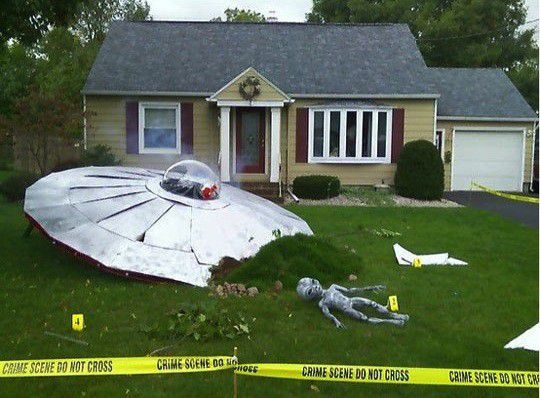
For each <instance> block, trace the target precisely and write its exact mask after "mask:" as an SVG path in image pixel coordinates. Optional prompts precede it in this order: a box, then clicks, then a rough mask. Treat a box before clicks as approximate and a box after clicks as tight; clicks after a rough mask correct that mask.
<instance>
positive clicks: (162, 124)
mask: <svg viewBox="0 0 540 398" xmlns="http://www.w3.org/2000/svg"><path fill="white" fill-rule="evenodd" d="M144 147H145V148H176V110H175V109H158V108H154V109H152V108H145V109H144Z"/></svg>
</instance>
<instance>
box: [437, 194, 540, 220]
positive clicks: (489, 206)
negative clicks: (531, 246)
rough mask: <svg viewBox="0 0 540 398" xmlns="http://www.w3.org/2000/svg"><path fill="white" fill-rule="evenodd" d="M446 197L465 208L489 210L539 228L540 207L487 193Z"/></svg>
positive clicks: (446, 195) (447, 195) (445, 195)
mask: <svg viewBox="0 0 540 398" xmlns="http://www.w3.org/2000/svg"><path fill="white" fill-rule="evenodd" d="M444 197H445V198H446V199H448V200H452V201H454V202H457V203H459V204H462V205H464V206H469V207H474V208H476V209H481V210H488V211H492V212H494V213H497V214H500V215H501V216H503V217H506V218H510V219H512V220H515V221H517V222H519V223H521V224H524V225H527V226H529V227H534V228H538V205H537V204H534V203H527V202H519V201H517V200H510V199H505V198H500V197H498V196H495V195H491V194H489V193H487V192H477V191H473V192H469V191H453V192H445V193H444Z"/></svg>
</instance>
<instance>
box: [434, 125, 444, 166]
mask: <svg viewBox="0 0 540 398" xmlns="http://www.w3.org/2000/svg"><path fill="white" fill-rule="evenodd" d="M439 131H440V132H441V133H442V134H441V158H442V160H443V163H444V140H445V139H446V129H436V130H435V135H434V136H433V145H435V144H436V143H437V133H438V132H439Z"/></svg>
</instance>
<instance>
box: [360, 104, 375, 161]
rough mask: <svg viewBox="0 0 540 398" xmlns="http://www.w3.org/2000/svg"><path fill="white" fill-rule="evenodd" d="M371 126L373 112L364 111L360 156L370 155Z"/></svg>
mask: <svg viewBox="0 0 540 398" xmlns="http://www.w3.org/2000/svg"><path fill="white" fill-rule="evenodd" d="M372 126H373V112H364V118H363V120H362V156H363V157H371V134H372V132H371V128H372Z"/></svg>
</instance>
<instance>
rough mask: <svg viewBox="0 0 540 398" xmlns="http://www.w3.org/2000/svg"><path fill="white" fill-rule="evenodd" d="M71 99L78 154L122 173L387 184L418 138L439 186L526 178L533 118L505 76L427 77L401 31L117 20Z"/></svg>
mask: <svg viewBox="0 0 540 398" xmlns="http://www.w3.org/2000/svg"><path fill="white" fill-rule="evenodd" d="M83 94H84V98H85V104H86V111H87V120H86V129H85V145H86V146H88V147H90V146H93V145H97V144H107V145H109V146H111V147H112V149H113V151H114V152H115V154H116V155H117V156H118V157H120V158H121V159H122V161H123V164H124V165H129V166H141V167H147V168H158V169H164V168H166V167H168V166H169V165H170V164H172V163H173V162H175V161H177V160H178V159H185V158H195V159H198V160H201V161H203V162H205V163H207V164H209V165H210V166H211V167H212V168H214V169H215V170H216V172H217V173H218V174H219V175H220V177H221V179H222V180H223V181H225V182H232V183H241V184H249V183H258V184H267V185H270V184H272V185H274V186H277V183H278V182H281V183H283V184H291V183H292V181H293V179H294V178H295V177H296V176H299V175H306V174H327V175H335V176H338V177H339V178H340V179H341V182H342V183H343V184H355V185H368V184H376V183H381V182H383V181H384V182H385V183H389V184H392V183H393V179H394V172H395V169H396V161H397V159H398V157H399V153H400V150H401V148H402V146H403V144H404V143H406V142H408V141H412V140H418V139H426V140H429V141H431V142H434V143H435V144H436V145H437V146H438V147H439V148H440V151H441V156H442V157H443V158H444V159H445V160H446V161H447V162H449V163H447V164H446V166H445V171H446V189H455V190H457V189H469V188H470V182H471V181H476V182H479V183H481V184H484V185H487V186H490V187H492V188H495V189H501V190H509V191H517V190H521V189H522V188H523V186H524V185H527V184H528V183H529V182H530V180H531V168H532V146H533V135H532V133H531V132H532V131H533V130H534V123H535V121H536V120H537V116H536V114H535V112H533V110H532V109H531V108H530V107H529V106H528V105H527V103H526V102H525V100H524V99H523V98H522V97H521V95H520V94H519V92H518V91H517V90H516V88H515V87H514V86H513V85H512V83H510V81H509V80H508V78H507V77H506V75H505V74H504V73H503V72H502V71H497V70H493V69H478V70H476V69H439V68H428V67H426V65H425V63H424V60H423V58H422V55H421V54H420V51H419V50H418V47H417V45H416V42H415V39H414V37H413V35H412V34H411V32H410V30H409V28H408V26H407V25H403V24H365V25H349V24H310V23H266V24H265V23H262V24H256V23H217V22H158V21H150V22H117V23H114V24H113V25H112V27H111V30H110V31H109V33H108V35H107V38H106V39H105V42H104V43H103V45H102V47H101V50H100V52H99V54H98V56H97V59H96V61H95V63H94V65H93V67H92V70H91V72H90V74H89V76H88V79H87V82H86V85H85V87H84V90H83Z"/></svg>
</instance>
